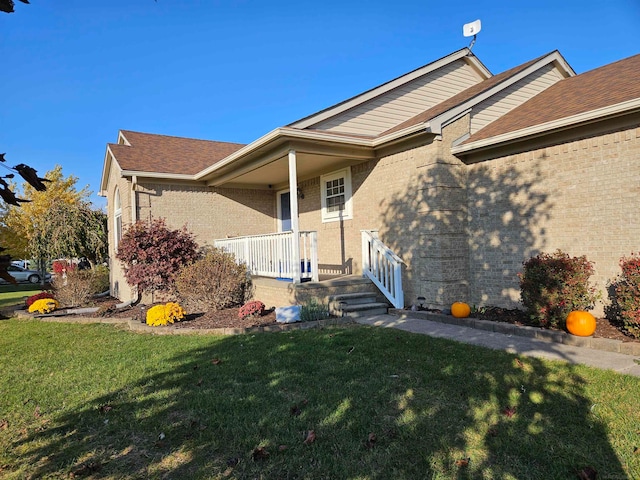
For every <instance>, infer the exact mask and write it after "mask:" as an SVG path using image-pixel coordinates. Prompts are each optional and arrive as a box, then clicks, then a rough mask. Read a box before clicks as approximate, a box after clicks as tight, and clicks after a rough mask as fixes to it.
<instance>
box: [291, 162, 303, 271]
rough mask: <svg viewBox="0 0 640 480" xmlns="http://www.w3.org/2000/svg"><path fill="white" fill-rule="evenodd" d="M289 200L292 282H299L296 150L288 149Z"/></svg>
mask: <svg viewBox="0 0 640 480" xmlns="http://www.w3.org/2000/svg"><path fill="white" fill-rule="evenodd" d="M289 202H290V204H291V231H292V232H293V240H292V241H293V245H292V251H291V262H292V263H293V265H292V266H291V273H292V276H293V283H300V226H299V224H298V172H297V165H296V151H295V150H289Z"/></svg>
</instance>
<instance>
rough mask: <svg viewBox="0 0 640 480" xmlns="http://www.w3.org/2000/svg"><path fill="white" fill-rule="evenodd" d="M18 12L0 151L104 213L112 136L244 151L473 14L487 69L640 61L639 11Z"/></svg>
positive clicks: (173, 6)
mask: <svg viewBox="0 0 640 480" xmlns="http://www.w3.org/2000/svg"><path fill="white" fill-rule="evenodd" d="M16 3H17V5H16V7H15V8H16V12H15V13H12V14H3V13H0V62H1V63H0V64H1V65H2V67H3V68H2V80H1V81H0V82H1V83H0V85H2V103H1V106H2V108H1V109H0V152H6V153H7V155H6V157H7V159H8V160H7V163H8V165H10V166H13V165H16V164H18V163H27V164H29V165H31V166H33V167H34V168H36V169H37V170H38V172H39V173H42V174H44V173H45V172H46V171H48V170H50V169H52V168H53V167H54V166H55V165H56V164H59V165H62V167H63V172H64V174H65V175H70V174H73V175H75V176H76V177H78V179H79V180H78V187H79V188H82V187H84V186H85V185H88V186H89V188H90V190H91V191H93V192H94V195H92V197H91V199H92V201H94V203H95V204H96V205H97V206H104V205H105V200H104V199H103V198H100V197H97V195H95V193H97V191H98V189H99V183H100V177H101V174H102V163H103V160H104V154H105V149H106V144H107V143H108V142H115V141H116V138H117V133H118V130H119V129H127V130H136V131H141V132H149V133H158V134H165V135H177V136H184V137H193V138H203V139H209V140H222V141H230V142H240V143H249V142H251V141H253V140H255V139H256V138H258V137H260V136H262V135H264V134H265V133H267V132H269V131H270V130H272V129H274V128H276V127H278V126H282V125H285V124H287V123H290V122H292V121H294V120H297V119H298V118H301V117H304V116H307V115H308V114H310V113H313V112H315V111H317V110H320V109H323V108H326V107H328V106H330V105H332V104H334V103H337V102H340V101H342V100H344V99H346V98H349V97H351V96H353V95H356V94H358V93H360V92H362V91H365V90H368V89H369V88H372V87H375V86H376V85H379V84H380V83H383V82H385V81H388V80H390V79H392V78H395V77H397V76H399V75H402V74H403V73H406V72H408V71H411V70H413V69H415V68H417V67H419V66H422V65H425V64H427V63H429V62H431V61H433V60H436V59H438V58H440V57H442V56H444V55H446V54H448V53H450V52H452V51H455V50H458V49H460V48H462V47H464V46H467V45H468V44H469V39H467V38H464V37H463V36H462V25H463V24H464V23H468V22H471V21H473V20H476V19H478V18H479V19H481V20H482V31H481V33H480V34H479V35H478V40H477V42H476V44H475V46H474V47H473V51H474V53H475V54H476V55H477V56H478V57H479V58H480V60H481V61H482V62H483V63H484V64H485V65H486V66H487V67H488V68H489V69H490V70H491V71H492V72H493V73H499V72H501V71H503V70H506V69H508V68H511V67H514V66H516V65H519V64H521V63H524V62H526V61H528V60H530V59H532V58H535V57H538V56H540V55H542V54H545V53H548V52H550V51H552V50H555V49H558V50H559V51H560V52H561V53H562V54H563V55H564V57H565V58H566V59H567V61H568V62H569V64H570V65H571V66H572V67H573V68H574V70H575V71H576V72H577V73H582V72H585V71H587V70H591V69H593V68H597V67H599V66H602V65H605V64H607V63H610V62H613V61H616V60H619V59H622V58H626V57H629V56H631V55H635V54H637V53H638V52H639V51H640V48H639V46H638V44H639V41H638V35H637V31H638V24H640V1H639V0H609V1H606V2H605V1H602V0H599V1H593V0H583V1H573V0H537V1H528V2H522V1H518V0H515V1H514V0H511V1H500V0H494V1H484V0H475V1H467V0H462V1H452V2H446V1H445V2H442V1H439V2H436V1H433V0H431V1H429V0H422V1H413V0H396V1H395V2H389V1H385V2H383V1H377V0H369V1H357V2H355V1H348V0H343V1H333V0H330V1H325V2H322V3H316V2H299V1H298V2H291V1H277V0H275V1H270V2H258V1H251V0H246V1H245V0H239V1H232V0H229V1H226V2H223V1H215V0H201V1H196V0H158V1H157V2H154V1H153V0H127V1H124V0H109V1H107V0H91V1H87V0H65V1H45V0H31V4H30V5H24V4H22V3H19V2H16ZM639 78H640V72H639ZM0 173H1V172H0Z"/></svg>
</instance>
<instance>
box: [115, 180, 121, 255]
mask: <svg viewBox="0 0 640 480" xmlns="http://www.w3.org/2000/svg"><path fill="white" fill-rule="evenodd" d="M113 227H114V228H113V235H114V242H113V245H114V250H116V251H117V250H118V244H119V243H120V239H121V238H122V204H121V203H120V190H118V189H117V188H116V192H115V194H114V201H113Z"/></svg>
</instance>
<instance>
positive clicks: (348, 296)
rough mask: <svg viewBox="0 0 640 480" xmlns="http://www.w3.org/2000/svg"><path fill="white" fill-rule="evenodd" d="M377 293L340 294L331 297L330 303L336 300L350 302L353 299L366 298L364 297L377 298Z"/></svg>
mask: <svg viewBox="0 0 640 480" xmlns="http://www.w3.org/2000/svg"><path fill="white" fill-rule="evenodd" d="M375 296H376V292H355V293H338V294H336V295H329V297H328V298H329V300H330V301H335V300H349V299H352V298H364V297H375Z"/></svg>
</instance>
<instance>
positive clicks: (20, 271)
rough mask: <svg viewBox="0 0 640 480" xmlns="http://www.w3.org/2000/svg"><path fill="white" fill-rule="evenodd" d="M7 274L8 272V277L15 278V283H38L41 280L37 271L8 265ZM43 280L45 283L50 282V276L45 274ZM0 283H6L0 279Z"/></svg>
mask: <svg viewBox="0 0 640 480" xmlns="http://www.w3.org/2000/svg"><path fill="white" fill-rule="evenodd" d="M7 272H9V275H11V276H12V277H13V278H15V279H16V281H17V282H30V283H40V280H41V277H40V272H38V271H37V270H28V269H26V268H22V267H18V266H17V265H9V266H8V267H7ZM44 279H45V281H47V282H48V281H50V280H51V274H50V273H46V274H45V277H44ZM0 283H7V282H6V281H5V280H2V279H0Z"/></svg>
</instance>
